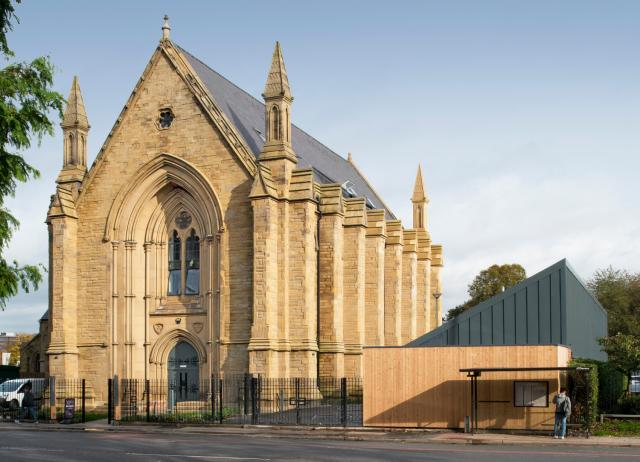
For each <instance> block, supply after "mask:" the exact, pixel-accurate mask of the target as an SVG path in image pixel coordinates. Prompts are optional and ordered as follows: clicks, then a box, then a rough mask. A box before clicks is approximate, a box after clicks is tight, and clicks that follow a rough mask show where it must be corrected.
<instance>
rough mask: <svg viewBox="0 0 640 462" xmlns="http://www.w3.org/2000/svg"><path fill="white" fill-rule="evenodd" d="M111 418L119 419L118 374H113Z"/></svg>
mask: <svg viewBox="0 0 640 462" xmlns="http://www.w3.org/2000/svg"><path fill="white" fill-rule="evenodd" d="M113 420H114V421H116V422H117V421H119V420H120V381H119V379H118V374H116V375H114V376H113Z"/></svg>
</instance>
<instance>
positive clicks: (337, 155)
mask: <svg viewBox="0 0 640 462" xmlns="http://www.w3.org/2000/svg"><path fill="white" fill-rule="evenodd" d="M174 45H175V46H176V47H177V48H179V49H180V51H182V52H184V53H187V54H188V55H189V56H191V57H192V58H193V59H195V60H196V61H198V62H199V63H200V64H202V65H203V66H204V67H206V68H207V69H209V70H210V71H211V72H214V73H216V74H218V75H219V76H220V77H222V78H223V79H224V80H226V81H227V82H228V83H230V84H231V85H233V86H234V87H235V88H237V89H238V90H240V91H241V92H242V93H244V94H245V95H247V96H250V97H251V98H253V99H254V100H255V101H256V102H257V103H259V104H260V105H261V106H264V103H263V102H262V101H260V100H259V99H258V98H256V97H255V96H253V95H252V94H251V93H249V92H248V91H247V90H245V89H243V88H241V87H239V86H238V85H236V84H235V83H233V82H232V81H231V80H229V79H228V78H226V77H225V76H224V75H222V74H221V73H220V72H218V71H216V70H215V69H213V68H211V66H209V65H208V64H207V63H205V62H204V61H202V60H201V59H200V58H198V57H196V56H194V55H193V54H191V53H189V52H188V51H187V50H185V49H184V48H182V47H181V46H179V45H176V44H175V43H174ZM291 126H292V127H295V128H296V129H298V130H300V131H301V132H302V133H303V134H304V135H306V136H308V137H309V138H312V139H313V140H314V141H317V142H318V143H319V144H321V145H322V146H323V147H325V148H326V149H327V151H329V152H331V154H333V155H334V156H336V157H339V158H340V159H342V160H344V161H345V162H346V161H347V160H346V159H345V158H344V157H342V156H341V155H340V154H338V153H337V152H335V151H334V150H333V149H331V148H330V147H329V146H327V145H326V144H324V143H323V142H322V141H320V140H318V139H317V138H316V137H314V136H313V135H311V134H309V133H308V132H306V131H305V130H304V129H302V128H300V127H298V126H297V125H296V124H294V123H293V122H292V123H291ZM325 176H326V175H325Z"/></svg>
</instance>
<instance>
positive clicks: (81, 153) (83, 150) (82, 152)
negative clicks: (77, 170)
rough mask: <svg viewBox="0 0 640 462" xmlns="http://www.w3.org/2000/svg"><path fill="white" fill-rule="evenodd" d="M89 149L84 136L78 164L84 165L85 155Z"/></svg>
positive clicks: (81, 141)
mask: <svg viewBox="0 0 640 462" xmlns="http://www.w3.org/2000/svg"><path fill="white" fill-rule="evenodd" d="M86 150H87V147H86V146H85V139H84V136H82V135H81V136H80V152H79V153H78V164H79V165H83V164H84V162H83V160H84V153H85V152H86Z"/></svg>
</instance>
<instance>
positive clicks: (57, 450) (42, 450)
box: [0, 446, 64, 452]
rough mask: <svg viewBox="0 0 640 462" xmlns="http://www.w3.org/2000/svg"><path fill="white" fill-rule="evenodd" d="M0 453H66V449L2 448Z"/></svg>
mask: <svg viewBox="0 0 640 462" xmlns="http://www.w3.org/2000/svg"><path fill="white" fill-rule="evenodd" d="M0 451H38V452H64V449H43V448H20V447H17V446H0Z"/></svg>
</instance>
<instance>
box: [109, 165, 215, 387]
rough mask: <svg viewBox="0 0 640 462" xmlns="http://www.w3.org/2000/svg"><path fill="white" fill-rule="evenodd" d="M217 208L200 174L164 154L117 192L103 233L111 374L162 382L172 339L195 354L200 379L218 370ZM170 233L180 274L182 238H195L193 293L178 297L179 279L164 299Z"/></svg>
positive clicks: (167, 276) (167, 273)
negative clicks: (107, 248)
mask: <svg viewBox="0 0 640 462" xmlns="http://www.w3.org/2000/svg"><path fill="white" fill-rule="evenodd" d="M220 210H221V208H220V202H219V200H218V198H217V196H216V193H215V191H214V189H213V187H212V186H211V184H210V183H209V182H208V181H207V179H206V178H205V176H204V175H202V174H201V173H200V172H199V171H198V169H197V168H195V167H194V166H193V165H191V164H189V163H188V162H186V161H184V160H182V159H180V158H178V157H176V156H173V155H171V154H167V153H163V154H161V155H159V156H158V157H156V158H155V159H154V160H152V161H150V162H149V163H148V164H147V165H146V166H144V167H143V168H142V169H141V171H140V172H139V173H138V174H137V175H136V177H135V178H134V179H133V180H132V181H131V182H129V183H128V185H127V186H125V187H124V188H122V190H121V191H120V192H119V193H118V194H117V196H116V199H115V201H114V203H113V205H112V207H111V210H110V212H109V215H108V218H107V222H106V227H105V232H104V241H105V242H111V244H112V256H111V260H112V261H111V284H112V306H111V313H110V318H111V336H112V346H113V348H112V350H111V373H112V374H118V375H119V376H120V377H135V378H155V379H166V356H167V355H168V352H169V351H171V349H172V348H173V346H175V344H177V343H178V342H179V341H186V342H188V343H190V344H191V345H192V346H193V347H194V348H195V350H196V351H197V352H198V355H199V357H200V358H199V359H200V368H201V371H200V372H201V376H208V375H210V374H214V373H217V372H218V367H219V361H218V358H219V352H218V351H217V350H216V345H218V344H219V342H218V340H219V300H218V294H219V290H218V288H219V277H218V272H219V268H218V255H219V253H220V251H221V249H220V239H218V238H217V237H218V235H219V233H220V232H221V231H222V229H223V227H222V218H221V212H220ZM174 233H175V234H176V235H177V236H179V237H180V242H181V244H180V245H182V248H181V253H180V258H179V260H178V261H179V262H185V263H180V264H181V265H182V266H179V265H180V264H178V267H179V268H180V271H182V272H186V265H187V264H188V263H187V262H186V260H185V256H186V253H185V252H186V250H185V248H184V243H185V242H186V238H187V236H197V237H198V241H197V242H198V244H199V271H198V284H197V293H185V290H184V284H185V280H186V279H185V276H182V279H181V281H182V283H181V285H180V287H181V290H179V291H178V292H177V293H175V294H172V295H168V293H169V291H168V284H169V245H168V241H169V237H170V236H172V235H173V234H174ZM180 274H181V275H182V273H180ZM178 280H180V279H178ZM203 327H204V328H203Z"/></svg>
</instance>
